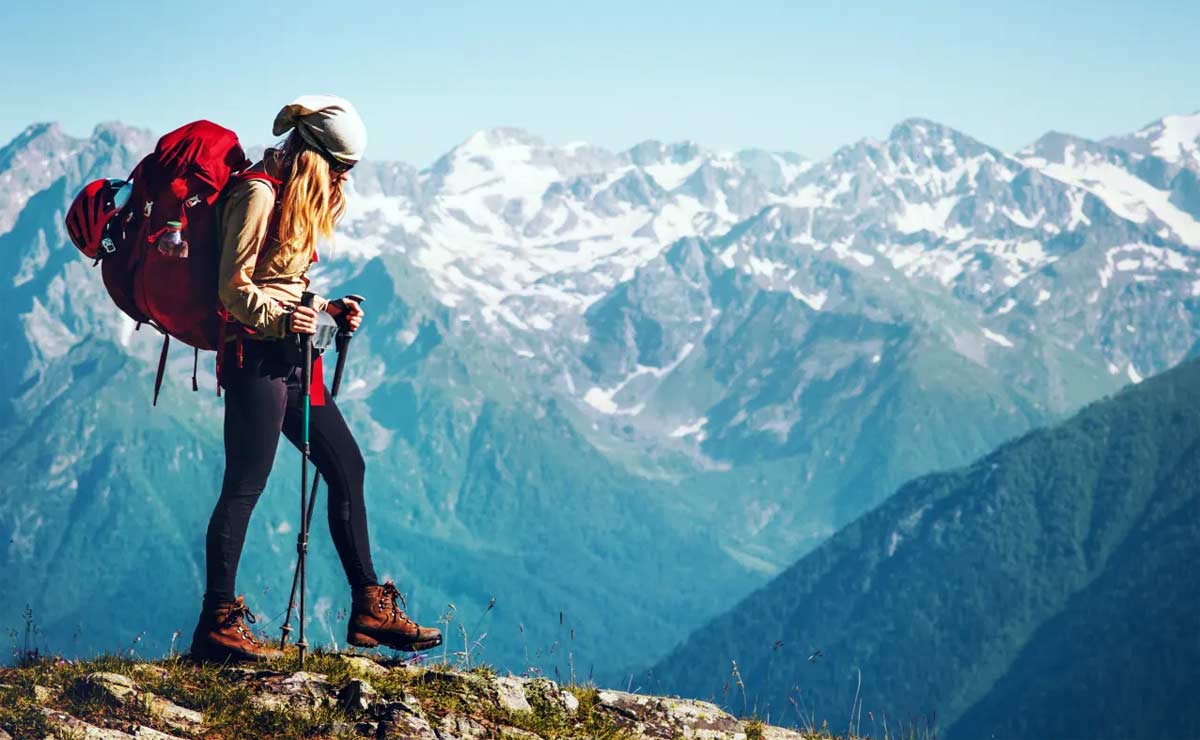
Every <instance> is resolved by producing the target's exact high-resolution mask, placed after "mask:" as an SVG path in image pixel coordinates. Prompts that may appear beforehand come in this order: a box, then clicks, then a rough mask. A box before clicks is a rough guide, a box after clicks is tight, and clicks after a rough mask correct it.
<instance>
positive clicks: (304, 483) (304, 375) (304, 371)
mask: <svg viewBox="0 0 1200 740" xmlns="http://www.w3.org/2000/svg"><path fill="white" fill-rule="evenodd" d="M312 304H313V294H312V293H310V292H309V291H307V290H306V291H304V294H303V295H302V296H301V297H300V305H301V306H308V307H310V308H311V307H312ZM300 341H301V344H302V345H303V350H304V353H303V362H304V364H303V366H302V367H301V368H300V387H301V391H300V392H301V398H303V399H304V423H303V426H302V429H303V431H302V432H301V438H300V440H301V449H300V544H299V546H298V547H297V550H298V554H299V558H298V560H297V562H296V564H297V566H299V569H300V639H299V640H296V649H297V650H299V651H300V669H301V670H304V651H305V650H307V649H308V643H307V642H306V641H305V639H304V586H305V578H306V576H307V573H306V572H305V570H306V569H305V567H304V560H305V556H307V555H308V508H307V506H306V504H307V501H308V500H307V498H306V497H305V494H306V493H308V455H309V451H310V450H309V444H308V414H309V402H310V401H311V400H312V399H311V398H310V395H311V394H310V392H309V388H308V386H309V384H310V383H312V351H313V347H312V335H311V334H304V335H302V336H301V337H300Z"/></svg>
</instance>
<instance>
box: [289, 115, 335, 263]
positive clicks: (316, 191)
mask: <svg viewBox="0 0 1200 740" xmlns="http://www.w3.org/2000/svg"><path fill="white" fill-rule="evenodd" d="M281 154H282V155H283V157H284V162H285V165H284V186H283V198H282V199H281V209H280V214H279V249H280V250H281V251H282V252H284V253H285V254H287V255H288V256H292V255H294V254H295V253H302V254H308V255H311V254H312V253H313V251H314V250H315V249H316V246H317V241H318V240H319V239H329V238H331V237H332V236H333V227H334V226H335V225H336V224H337V222H338V220H339V219H340V218H341V217H342V214H343V213H344V212H345V210H346V198H345V195H344V194H343V192H342V187H343V185H344V184H345V177H342V176H340V175H335V174H334V172H333V171H332V170H331V169H330V167H329V162H327V161H326V160H325V158H324V157H323V156H321V154H320V153H319V152H317V151H316V150H314V149H313V148H311V147H309V146H307V145H306V144H305V143H304V140H303V139H301V138H300V136H299V135H298V134H297V133H296V132H294V131H293V132H292V134H291V135H290V136H288V138H287V140H286V141H285V142H284V144H283V146H282V151H281ZM286 163H290V165H291V166H290V167H288V166H287V164H286Z"/></svg>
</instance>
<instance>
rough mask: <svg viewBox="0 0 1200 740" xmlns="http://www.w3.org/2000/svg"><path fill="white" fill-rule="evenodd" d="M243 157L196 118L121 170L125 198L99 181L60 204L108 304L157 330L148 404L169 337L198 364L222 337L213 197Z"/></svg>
mask: <svg viewBox="0 0 1200 740" xmlns="http://www.w3.org/2000/svg"><path fill="white" fill-rule="evenodd" d="M250 164H251V163H250V160H249V159H248V158H247V157H246V153H245V151H243V149H242V146H241V144H240V143H239V142H238V138H237V135H236V134H234V133H233V132H232V131H230V130H229V129H226V128H223V127H221V126H218V125H217V124H215V123H212V122H210V121H196V122H195V123H189V124H187V125H186V126H183V127H181V128H178V129H176V130H174V131H172V132H171V133H169V134H166V135H165V136H163V137H162V138H161V139H159V141H158V145H157V146H156V147H155V148H154V152H153V153H151V154H150V155H148V156H147V157H146V158H145V159H143V160H142V161H141V162H140V163H138V165H137V167H135V168H134V170H133V173H132V174H131V175H130V176H129V180H130V181H131V182H132V193H130V194H129V198H128V202H127V203H124V204H121V205H118V203H116V202H114V196H115V195H116V193H117V192H119V191H120V186H121V185H124V183H122V182H121V181H111V180H98V181H96V182H93V183H89V184H88V185H87V186H86V187H84V189H83V190H81V191H80V193H79V195H77V196H76V198H75V202H74V203H72V205H71V208H70V209H69V210H68V212H67V217H66V225H67V233H68V234H69V235H70V237H71V240H72V241H73V242H74V243H75V246H77V247H78V248H79V249H80V251H82V252H83V253H84V254H85V255H87V256H88V257H92V258H95V259H96V260H97V261H98V262H99V263H100V265H101V272H102V274H103V278H104V286H105V288H107V289H108V293H109V295H110V296H111V297H112V299H113V302H114V303H116V304H117V306H118V307H119V308H120V309H121V310H122V311H124V312H125V313H126V314H128V315H129V316H130V317H131V318H133V320H135V321H137V322H139V328H140V325H141V324H151V325H152V326H154V327H156V328H157V329H158V330H159V331H161V332H162V333H163V348H162V354H161V355H160V357H159V366H158V373H157V377H156V378H155V383H154V400H155V402H156V403H157V401H158V393H159V389H160V388H161V386H162V377H163V370H164V368H165V366H166V359H167V345H168V342H169V339H168V337H175V338H176V339H178V340H180V341H182V342H184V343H185V344H188V345H190V346H192V347H195V348H196V357H197V362H198V360H199V350H202V349H204V350H215V349H219V348H221V347H222V345H223V344H224V335H225V331H226V323H227V319H228V315H227V314H226V313H225V311H224V310H223V308H222V306H221V302H220V300H219V298H218V297H217V267H218V262H219V259H220V251H221V241H220V236H219V234H218V233H217V219H216V216H217V214H216V205H217V200H218V198H219V197H220V195H221V192H222V191H223V190H224V189H225V187H226V185H227V184H228V183H230V181H231V180H232V179H233V178H234V177H235V176H236V175H240V174H241V173H242V172H243V170H245V169H246V168H247V167H249V166H250ZM242 177H256V176H255V175H253V174H245V175H242ZM263 179H265V176H264V177H263ZM117 200H119V198H118V199H117ZM192 389H193V390H195V389H196V376H195V369H194V367H193V373H192Z"/></svg>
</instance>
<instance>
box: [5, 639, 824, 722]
mask: <svg viewBox="0 0 1200 740" xmlns="http://www.w3.org/2000/svg"><path fill="white" fill-rule="evenodd" d="M287 664H288V665H287V666H284V665H283V663H282V662H280V663H278V664H272V665H270V666H254V667H244V666H230V667H219V666H206V665H198V664H195V663H191V662H189V661H187V660H184V659H171V660H165V661H160V662H156V663H148V662H135V661H132V660H123V659H118V658H99V659H96V660H91V661H79V662H72V661H63V660H58V659H52V660H40V661H33V662H31V663H29V664H28V665H25V666H24V667H20V668H14V669H0V740H7V739H8V738H18V739H20V740H23V739H24V738H39V739H40V738H68V737H69V738H86V739H87V740H126V739H127V738H137V740H183V739H185V738H234V737H236V738H268V737H269V738H285V737H296V738H300V737H306V738H307V737H317V738H379V739H381V740H382V739H383V738H405V739H406V740H451V739H454V740H457V739H459V738H463V739H466V738H470V739H472V740H475V739H477V740H484V739H485V738H486V739H489V740H490V739H492V738H496V739H500V740H518V739H522V740H523V739H526V738H528V739H532V738H568V737H589V738H612V739H613V740H635V739H638V738H705V739H706V740H748V739H750V738H759V739H768V740H770V739H773V740H802V739H803V738H805V737H808V736H807V735H804V734H801V733H799V732H796V731H794V730H788V729H784V728H781V727H774V726H769V725H766V724H764V723H763V722H762V721H759V720H757V719H739V718H736V717H734V716H733V715H731V714H729V713H728V712H726V711H724V710H722V709H720V708H718V707H717V706H716V705H715V704H712V703H709V702H705V701H696V700H692V699H681V698H678V697H664V696H648V695H643V694H638V693H632V692H628V691H615V690H609V689H598V688H596V687H594V686H584V685H578V684H560V683H558V682H555V681H553V680H551V679H549V678H545V677H540V676H513V675H507V676H501V675H498V674H496V673H494V672H493V671H492V670H490V669H489V668H486V667H484V668H475V669H472V670H458V669H452V668H449V667H447V666H445V665H442V664H437V665H428V666H426V665H420V664H412V663H405V662H398V661H397V662H376V661H374V660H371V659H369V658H366V657H362V656H358V655H349V654H337V653H330V654H317V655H315V656H313V657H312V658H311V659H310V660H309V661H308V665H307V668H308V670H304V671H298V670H294V668H295V661H294V659H288V660H287ZM825 737H828V735H825Z"/></svg>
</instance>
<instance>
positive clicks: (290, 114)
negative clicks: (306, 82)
mask: <svg viewBox="0 0 1200 740" xmlns="http://www.w3.org/2000/svg"><path fill="white" fill-rule="evenodd" d="M293 128H294V129H296V130H297V131H299V132H300V136H301V137H303V138H304V140H305V141H306V142H308V143H309V144H310V145H311V146H313V147H314V148H316V149H319V150H322V151H324V152H325V153H327V154H329V155H331V156H333V157H334V158H335V159H337V160H338V161H339V162H345V163H346V164H353V163H355V162H357V161H358V160H360V159H362V153H363V150H364V149H366V147H367V127H366V125H364V124H363V121H362V118H360V117H359V115H358V111H357V110H355V109H354V106H353V105H351V103H350V101H349V100H346V99H345V98H339V97H338V96H336V95H301V96H300V97H298V98H296V99H295V100H293V101H292V102H290V103H288V104H287V105H285V106H283V108H281V109H280V111H279V113H278V114H277V115H276V116H275V125H274V126H273V127H272V128H271V132H272V133H273V134H274V135H275V136H281V135H283V134H285V133H287V132H288V131H291V130H292V129H293Z"/></svg>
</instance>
